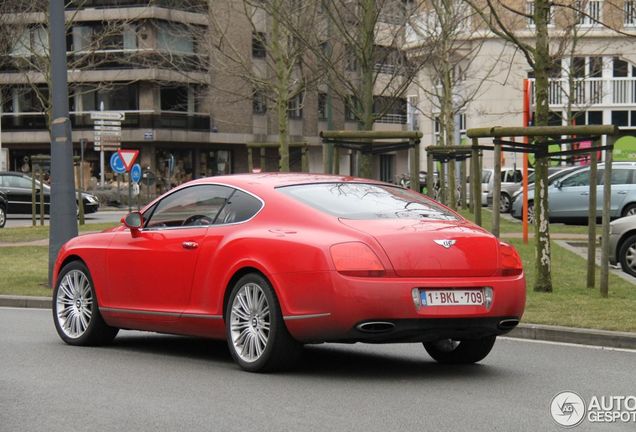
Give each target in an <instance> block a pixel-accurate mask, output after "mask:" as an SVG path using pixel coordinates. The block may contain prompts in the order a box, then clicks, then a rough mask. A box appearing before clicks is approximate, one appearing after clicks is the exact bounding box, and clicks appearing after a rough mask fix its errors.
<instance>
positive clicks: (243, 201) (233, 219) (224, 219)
mask: <svg viewBox="0 0 636 432" xmlns="http://www.w3.org/2000/svg"><path fill="white" fill-rule="evenodd" d="M262 206H263V204H262V203H261V201H260V200H258V199H256V198H254V197H253V196H252V195H250V194H247V193H245V192H243V191H240V190H237V191H235V192H234V193H233V194H232V196H231V197H230V199H229V200H228V202H227V205H226V206H225V207H223V210H221V213H219V217H218V218H217V219H216V222H215V223H216V224H228V223H237V222H244V221H246V220H248V219H250V218H251V217H253V216H254V215H255V214H256V213H258V211H259V210H260V209H261V207H262Z"/></svg>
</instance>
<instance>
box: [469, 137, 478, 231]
mask: <svg viewBox="0 0 636 432" xmlns="http://www.w3.org/2000/svg"><path fill="white" fill-rule="evenodd" d="M478 145H479V139H477V138H473V147H472V157H471V169H470V183H471V192H470V195H471V197H470V198H471V200H472V204H473V212H474V214H475V223H476V224H477V225H479V226H481V169H480V168H479V165H480V163H479V162H480V161H479V148H478V147H477V146H478Z"/></svg>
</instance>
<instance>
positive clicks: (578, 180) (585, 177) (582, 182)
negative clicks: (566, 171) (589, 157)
mask: <svg viewBox="0 0 636 432" xmlns="http://www.w3.org/2000/svg"><path fill="white" fill-rule="evenodd" d="M600 171H601V170H599V173H600ZM589 185H590V172H589V171H588V170H585V171H581V172H580V173H577V174H573V175H571V176H570V177H568V178H566V179H565V180H563V182H562V183H561V187H573V186H589Z"/></svg>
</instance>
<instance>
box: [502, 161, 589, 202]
mask: <svg viewBox="0 0 636 432" xmlns="http://www.w3.org/2000/svg"><path fill="white" fill-rule="evenodd" d="M579 169H581V166H578V165H577V166H558V167H548V185H550V184H552V183H553V182H555V181H556V180H558V179H560V178H562V177H565V176H566V175H567V174H568V173H571V172H573V171H575V170H579ZM535 179H536V172H532V174H529V175H528V190H531V189H534V181H535ZM522 186H523V185H520V187H519V189H517V190H516V191H515V192H514V193H513V194H512V201H513V202H514V201H515V200H516V199H517V197H518V196H519V195H521V194H522V193H523V189H522ZM511 210H512V206H511Z"/></svg>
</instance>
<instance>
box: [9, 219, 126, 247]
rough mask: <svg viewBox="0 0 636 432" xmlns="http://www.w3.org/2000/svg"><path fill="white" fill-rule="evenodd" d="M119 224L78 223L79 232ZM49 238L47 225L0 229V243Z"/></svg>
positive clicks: (97, 229)
mask: <svg viewBox="0 0 636 432" xmlns="http://www.w3.org/2000/svg"><path fill="white" fill-rule="evenodd" d="M117 225H119V224H118V223H113V222H106V223H95V224H84V225H80V227H79V232H80V233H84V232H91V231H102V230H105V229H106V228H111V227H114V226H117ZM48 238H49V226H48V225H44V226H41V225H37V226H28V227H19V228H3V229H0V243H18V242H29V241H35V240H43V239H48Z"/></svg>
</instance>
